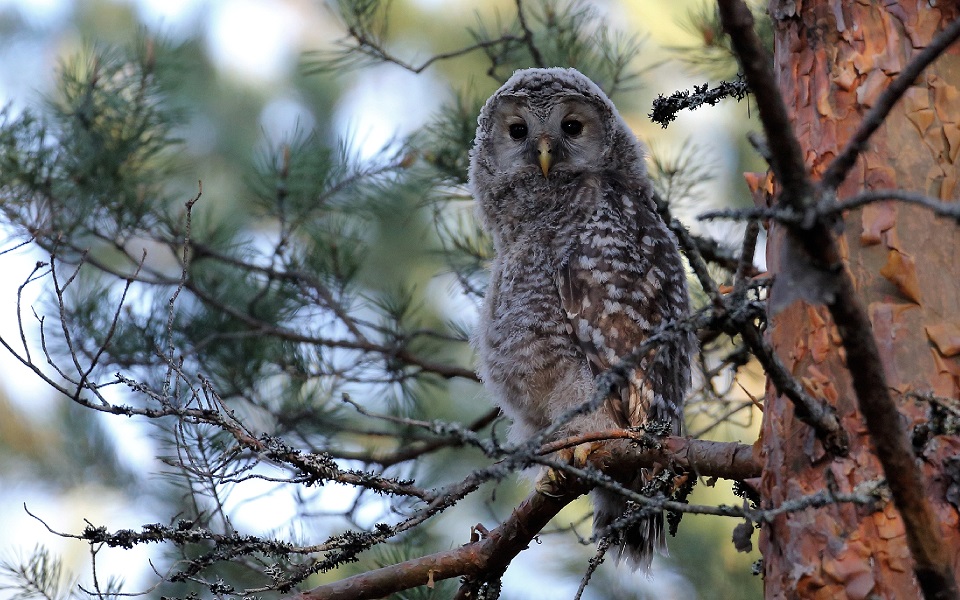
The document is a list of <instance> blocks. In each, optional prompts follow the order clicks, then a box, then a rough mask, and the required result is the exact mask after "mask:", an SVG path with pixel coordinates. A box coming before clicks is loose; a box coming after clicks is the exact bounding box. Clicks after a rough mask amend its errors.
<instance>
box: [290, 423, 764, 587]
mask: <svg viewBox="0 0 960 600" xmlns="http://www.w3.org/2000/svg"><path fill="white" fill-rule="evenodd" d="M642 435H643V434H640V433H637V432H634V431H629V430H624V429H615V430H609V431H602V432H595V433H592V434H587V435H583V436H577V437H575V438H566V439H564V440H559V441H558V442H554V443H551V444H546V445H544V446H543V447H542V448H541V449H540V453H542V454H545V453H549V452H554V451H556V450H559V449H561V448H564V447H567V446H568V445H576V444H580V443H584V442H588V441H599V440H605V439H623V438H628V439H637V438H640V437H642ZM609 463H610V464H613V465H616V470H617V471H618V472H623V473H628V472H632V473H636V472H637V471H638V470H639V469H640V468H644V467H652V466H653V465H654V464H655V463H660V464H664V463H666V464H673V465H676V466H678V467H681V468H683V469H686V470H689V471H692V472H694V473H696V474H698V475H702V476H706V477H714V476H715V477H722V478H724V479H736V480H743V479H750V478H752V477H758V476H759V475H760V470H761V466H760V464H759V463H758V462H757V460H756V458H755V457H754V455H753V447H752V446H748V445H746V444H738V443H736V442H711V441H706V440H693V439H687V438H681V437H668V438H664V439H663V440H661V441H660V448H659V449H653V448H647V449H642V450H640V451H639V452H629V453H628V454H627V455H625V456H620V457H618V458H617V460H611V461H609ZM607 470H608V471H609V469H607ZM611 475H614V476H615V475H616V473H612V472H611ZM570 481H571V482H572V483H573V487H570V488H568V489H567V490H565V491H564V493H563V494H561V495H560V496H557V497H551V496H546V495H543V494H540V493H533V494H531V495H530V497H528V498H527V499H526V500H524V502H523V503H522V504H520V506H519V507H517V509H516V510H514V511H513V513H512V514H511V515H510V516H509V517H508V518H507V520H506V521H504V522H503V524H502V525H500V526H499V527H497V528H496V529H494V530H493V531H491V532H490V533H489V534H488V535H486V536H484V537H483V538H482V539H480V540H478V541H475V542H473V543H470V544H467V545H465V546H461V547H459V548H455V549H453V550H447V551H444V552H437V553H435V554H431V555H429V556H424V557H422V558H417V559H413V560H410V561H407V562H404V563H400V564H397V565H392V566H389V567H384V568H382V569H376V570H374V571H369V572H367V573H362V574H360V575H354V576H353V577H348V578H346V579H343V580H341V581H338V582H335V583H330V584H326V585H322V586H320V587H317V588H314V589H312V590H310V591H307V592H304V593H302V594H300V595H299V596H297V598H298V599H299V600H325V599H327V598H331V599H332V598H351V599H354V600H363V599H365V598H381V597H384V596H386V595H388V594H390V593H392V592H396V591H399V590H403V589H409V588H412V587H417V586H421V585H426V584H427V583H428V582H429V581H440V580H442V579H449V578H451V577H459V576H463V575H466V576H468V577H476V576H479V575H483V574H486V573H490V572H499V571H502V570H503V569H505V568H506V567H507V565H508V564H509V563H510V561H512V560H513V558H514V557H516V555H517V554H519V553H520V552H521V551H522V550H524V549H525V548H526V547H527V545H528V544H529V543H530V541H531V540H532V539H533V538H534V537H535V536H536V535H537V534H539V533H540V531H541V530H542V529H543V528H544V527H545V526H546V525H547V523H549V522H550V520H551V519H552V518H553V517H554V516H556V515H557V513H559V512H560V510H562V509H563V507H565V506H566V505H567V504H569V503H570V502H572V501H573V500H575V499H576V498H577V497H579V496H580V495H581V494H583V493H585V492H586V491H587V489H588V487H587V486H585V485H583V484H577V483H576V481H577V480H576V479H571V480H570ZM675 508H680V509H681V510H682V509H683V507H682V506H678V507H675ZM739 514H740V512H739V509H737V515H738V516H739Z"/></svg>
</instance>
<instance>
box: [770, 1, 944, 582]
mask: <svg viewBox="0 0 960 600" xmlns="http://www.w3.org/2000/svg"><path fill="white" fill-rule="evenodd" d="M931 5H935V6H933V7H931ZM770 12H771V15H772V16H773V18H774V31H775V44H776V47H775V63H776V64H775V69H776V70H777V71H778V73H779V77H780V87H781V91H782V93H783V96H784V100H785V101H786V103H787V105H788V106H789V107H790V108H791V109H792V110H793V113H794V123H795V130H796V132H797V135H798V137H799V139H800V143H801V145H802V146H803V150H804V152H805V155H806V162H807V166H808V167H809V168H810V169H811V170H812V173H813V175H814V178H815V179H816V178H817V177H818V176H819V174H820V173H822V171H823V170H824V168H825V167H826V165H827V164H828V163H829V162H830V160H831V159H832V158H833V157H834V156H836V154H837V153H838V152H839V150H840V149H841V148H842V147H843V146H844V145H845V143H846V141H847V140H848V139H849V138H850V136H851V134H852V133H853V132H854V131H855V130H856V128H857V126H858V125H859V123H860V120H861V119H862V117H863V115H864V113H865V112H866V110H867V109H869V108H870V106H872V104H873V103H874V102H875V100H876V98H877V95H878V94H879V93H880V91H881V90H883V89H884V88H885V87H886V86H887V85H888V83H889V81H890V80H891V79H892V78H893V77H895V76H896V75H897V73H899V72H900V70H901V68H902V67H903V66H904V65H906V64H907V62H908V61H909V60H910V59H911V58H912V57H913V56H914V55H916V53H917V52H918V51H919V50H920V49H922V48H923V47H925V46H926V45H927V44H928V43H929V41H930V39H931V38H932V37H933V36H934V35H935V34H936V33H937V32H938V31H940V30H941V29H943V27H944V26H945V24H946V23H948V22H950V21H952V20H954V19H956V18H958V7H957V4H956V3H955V2H936V3H933V2H929V3H928V2H926V1H924V2H916V1H915V0H908V1H907V0H905V1H903V2H884V3H880V2H839V1H836V0H833V1H827V0H815V1H810V0H807V1H803V2H793V1H783V2H778V1H773V2H772V3H771V7H770ZM958 52H960V49H958V48H956V47H954V48H952V49H951V50H949V51H948V52H947V53H946V54H944V55H943V56H942V57H941V58H940V59H939V60H938V61H937V62H935V63H934V65H933V66H932V67H930V68H928V69H927V70H926V71H925V72H924V74H923V76H921V77H920V78H919V79H918V80H917V81H916V82H915V84H914V86H913V87H912V88H911V89H910V90H909V91H908V92H907V94H906V95H905V96H904V98H903V99H901V101H900V102H899V104H898V105H897V106H896V107H895V108H894V110H893V112H892V113H891V115H890V117H889V118H888V119H887V121H886V123H885V124H884V125H883V126H882V127H881V128H880V130H879V131H877V133H876V134H875V135H874V136H873V137H872V138H871V140H870V143H869V148H868V150H867V151H866V152H864V153H863V154H862V155H861V157H860V158H859V159H858V161H857V164H856V166H855V168H854V169H853V171H852V172H851V174H850V175H849V176H848V177H847V179H846V181H845V182H844V184H843V185H842V186H841V187H840V189H839V194H838V197H839V198H841V199H842V198H847V197H850V196H852V195H854V194H856V193H858V192H860V191H861V190H864V189H887V188H901V189H905V190H911V191H916V192H922V193H925V194H927V195H929V196H932V197H934V198H940V199H943V200H955V199H956V198H957V195H958V190H960V186H958V169H957V165H956V164H955V161H957V160H958V155H960V91H958V89H957V86H958V85H960V54H958ZM768 240H769V242H768V247H767V260H768V267H769V269H770V271H771V272H772V273H776V272H777V271H778V270H779V269H780V266H781V265H779V264H778V257H779V255H780V254H779V253H780V247H781V245H782V243H783V240H784V231H783V229H782V228H781V227H778V226H776V225H773V226H771V230H770V232H769V236H768ZM840 246H841V248H842V250H843V251H844V252H845V256H846V259H847V261H848V265H849V267H850V270H851V273H852V276H853V279H854V281H855V285H856V286H857V289H858V292H859V293H860V294H861V301H862V302H863V304H864V306H866V307H868V311H869V315H870V320H871V322H872V324H873V331H874V335H875V337H876V339H877V344H878V345H879V349H880V353H881V356H882V360H883V366H884V369H885V372H886V377H887V382H888V384H889V386H890V390H891V393H892V394H893V395H894V397H895V398H896V399H897V401H898V404H899V407H900V412H901V415H902V418H903V419H904V424H905V426H906V429H907V431H908V432H912V433H913V436H914V444H915V448H917V452H918V457H919V458H921V459H922V469H923V473H924V476H925V478H926V485H927V490H928V494H929V497H930V499H931V502H932V503H933V505H934V509H935V511H936V512H937V515H938V517H939V520H940V522H941V525H942V529H943V535H944V538H945V541H946V544H948V546H949V548H950V554H951V556H952V558H953V564H954V565H955V566H957V565H960V527H958V523H960V518H958V510H957V509H958V505H960V438H958V437H957V436H956V435H949V434H951V433H956V432H957V431H960V228H958V227H957V225H956V224H955V223H953V222H951V221H948V220H946V219H938V218H936V217H934V216H933V215H932V214H931V213H930V212H929V211H927V210H925V209H923V208H919V207H914V206H907V205H904V204H897V203H895V202H892V201H888V202H883V203H877V204H873V205H869V206H867V207H866V208H864V209H862V210H856V211H851V212H849V213H848V214H847V215H845V217H844V220H843V232H842V233H841V235H840ZM769 335H770V339H771V342H772V343H773V345H774V347H775V348H776V350H777V353H778V355H779V356H780V358H781V360H783V362H784V363H785V364H786V365H787V368H788V369H790V370H791V372H792V373H793V374H794V376H795V377H796V378H797V379H798V380H799V381H801V382H802V383H803V384H804V385H805V387H806V388H807V390H808V392H810V393H811V394H813V395H815V396H817V397H819V398H821V399H823V400H824V401H826V402H829V403H830V404H831V405H833V406H834V407H835V408H836V410H837V414H838V416H839V417H840V420H841V423H842V424H843V427H844V428H845V429H846V430H847V432H848V433H849V435H850V455H849V457H846V458H833V457H831V456H828V455H825V454H824V452H823V449H822V448H821V446H820V444H819V442H818V441H816V438H815V436H814V434H813V431H812V430H811V429H810V428H809V427H808V426H806V425H804V424H803V423H801V422H800V421H799V420H797V419H796V418H795V416H794V412H793V407H792V405H791V404H790V402H789V401H788V400H787V399H786V398H784V397H781V396H778V395H777V394H776V393H775V391H773V389H772V386H771V387H770V391H769V392H768V394H767V398H766V408H765V412H764V423H763V433H762V436H763V437H762V448H763V450H762V452H763V454H764V458H765V467H764V472H763V477H762V479H761V493H762V496H763V498H764V502H765V503H766V505H767V506H779V505H780V504H782V503H783V502H784V501H787V500H789V499H791V498H796V497H798V496H803V495H807V494H811V493H814V492H817V491H819V490H822V489H825V488H828V487H830V486H834V488H835V489H836V490H837V491H840V492H852V491H854V488H856V486H857V485H858V484H861V483H863V482H867V481H870V480H875V479H879V478H882V476H883V472H882V469H881V467H880V465H879V463H878V462H877V460H876V458H875V456H874V455H873V452H872V450H871V445H870V440H869V437H868V435H867V431H866V427H865V425H864V421H863V418H862V416H861V415H860V414H859V412H858V410H857V403H856V400H855V396H854V391H853V389H852V387H851V384H850V377H849V376H848V373H847V371H846V367H845V364H844V357H843V353H842V352H841V350H840V340H839V336H838V334H837V332H836V329H835V327H834V326H833V325H832V323H831V319H830V315H829V313H828V312H827V310H826V309H825V308H823V307H812V306H810V305H808V304H805V303H803V302H795V303H794V304H793V305H791V306H789V307H788V308H786V309H785V310H783V311H782V312H781V313H779V314H778V315H776V316H774V317H773V318H772V320H771V325H770V328H769ZM930 395H933V396H936V397H940V398H942V400H935V401H931V400H930V399H929V396H930ZM944 405H947V406H948V407H947V408H944ZM760 544H761V546H760V547H761V551H762V552H763V557H764V574H765V596H766V597H767V598H771V599H772V598H778V599H779V598H824V599H827V598H829V599H831V600H832V599H848V598H849V599H863V598H891V599H893V598H895V599H898V600H903V599H911V598H919V597H920V592H919V588H918V587H917V584H916V581H915V578H914V575H913V571H912V559H911V557H910V552H909V550H908V548H907V543H906V539H905V535H904V529H903V524H902V521H901V520H900V518H899V515H898V513H897V511H896V509H895V508H894V506H893V505H892V503H887V504H886V505H885V507H884V508H883V510H882V511H880V512H871V511H870V510H867V509H865V508H856V507H854V506H852V505H843V504H839V505H834V506H828V507H825V508H821V509H808V510H805V511H802V512H795V513H791V514H788V515H784V516H782V517H779V518H778V519H776V520H775V521H774V522H773V523H772V524H770V525H767V526H765V527H764V529H763V532H762V534H761V539H760ZM955 572H956V573H958V575H960V571H958V570H957V569H955Z"/></svg>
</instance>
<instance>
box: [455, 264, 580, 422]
mask: <svg viewBox="0 0 960 600" xmlns="http://www.w3.org/2000/svg"><path fill="white" fill-rule="evenodd" d="M537 258H538V257H535V256H534V257H531V256H528V257H526V258H525V259H520V257H510V256H506V257H502V258H499V259H498V261H497V263H496V264H495V265H494V268H493V273H492V279H491V283H490V287H489V289H488V291H487V299H486V303H485V306H484V315H483V320H484V321H486V324H485V326H484V327H480V328H478V335H477V337H476V339H475V340H474V343H475V344H476V346H477V349H478V355H479V356H480V357H481V364H480V377H481V379H482V380H483V381H484V384H485V385H487V386H488V387H489V388H490V389H491V390H492V391H493V392H494V393H493V396H494V398H495V399H496V400H497V404H499V405H500V407H501V408H502V409H503V410H504V412H506V413H507V415H508V416H510V417H512V418H513V420H514V426H513V429H512V430H511V437H512V438H514V439H515V440H517V439H523V438H525V437H528V436H529V435H530V434H532V433H533V432H535V431H536V430H538V429H541V428H543V427H545V426H546V425H548V424H549V423H550V422H551V421H552V419H553V418H554V417H556V416H557V415H558V413H559V412H562V411H563V410H564V409H566V408H569V406H570V404H571V401H574V402H575V399H576V398H584V397H585V396H584V394H589V390H590V388H591V385H592V376H591V374H590V371H589V368H588V367H587V364H586V362H585V361H584V359H583V357H582V355H581V353H580V351H579V350H578V349H577V348H576V346H575V344H574V341H573V338H571V336H570V333H569V324H568V322H567V319H566V315H565V313H564V312H563V310H562V308H561V306H560V301H559V296H558V293H557V287H556V282H555V280H554V277H553V271H551V270H549V269H548V268H545V267H547V265H545V264H543V262H545V261H538V260H537ZM538 262H540V263H541V264H537V263H538Z"/></svg>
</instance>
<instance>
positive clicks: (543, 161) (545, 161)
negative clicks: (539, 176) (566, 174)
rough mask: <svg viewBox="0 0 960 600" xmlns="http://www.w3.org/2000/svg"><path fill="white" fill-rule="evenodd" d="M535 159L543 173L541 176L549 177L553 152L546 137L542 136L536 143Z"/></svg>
mask: <svg viewBox="0 0 960 600" xmlns="http://www.w3.org/2000/svg"><path fill="white" fill-rule="evenodd" d="M537 158H538V160H539V161H540V170H541V171H543V176H544V177H547V176H549V174H550V166H551V165H552V164H553V150H552V149H551V148H550V138H548V137H547V136H543V137H542V138H540V141H539V142H537Z"/></svg>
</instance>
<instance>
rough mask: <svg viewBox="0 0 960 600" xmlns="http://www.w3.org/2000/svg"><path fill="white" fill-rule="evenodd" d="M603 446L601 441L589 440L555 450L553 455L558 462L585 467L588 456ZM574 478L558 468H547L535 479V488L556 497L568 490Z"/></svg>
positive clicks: (545, 494) (580, 467)
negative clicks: (585, 442)
mask: <svg viewBox="0 0 960 600" xmlns="http://www.w3.org/2000/svg"><path fill="white" fill-rule="evenodd" d="M602 448H603V444H602V443H601V442H590V443H587V444H578V445H576V446H574V447H573V448H564V449H563V450H557V451H556V452H555V453H554V456H555V457H556V459H557V460H558V461H559V462H565V463H567V464H569V465H570V466H572V467H576V468H578V469H582V468H584V467H586V466H587V465H588V464H589V462H590V458H591V457H593V456H594V455H595V454H597V453H598V452H599V451H600V450H601V449H602ZM574 480H575V478H574V477H573V476H571V475H569V474H568V473H566V472H564V471H563V470H560V469H547V470H546V471H544V473H543V475H541V476H540V478H539V479H537V484H536V490H537V492H539V493H541V494H543V495H544V496H550V497H551V498H557V497H560V496H563V495H565V494H567V493H569V492H570V487H571V484H572V483H573V481H574Z"/></svg>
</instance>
